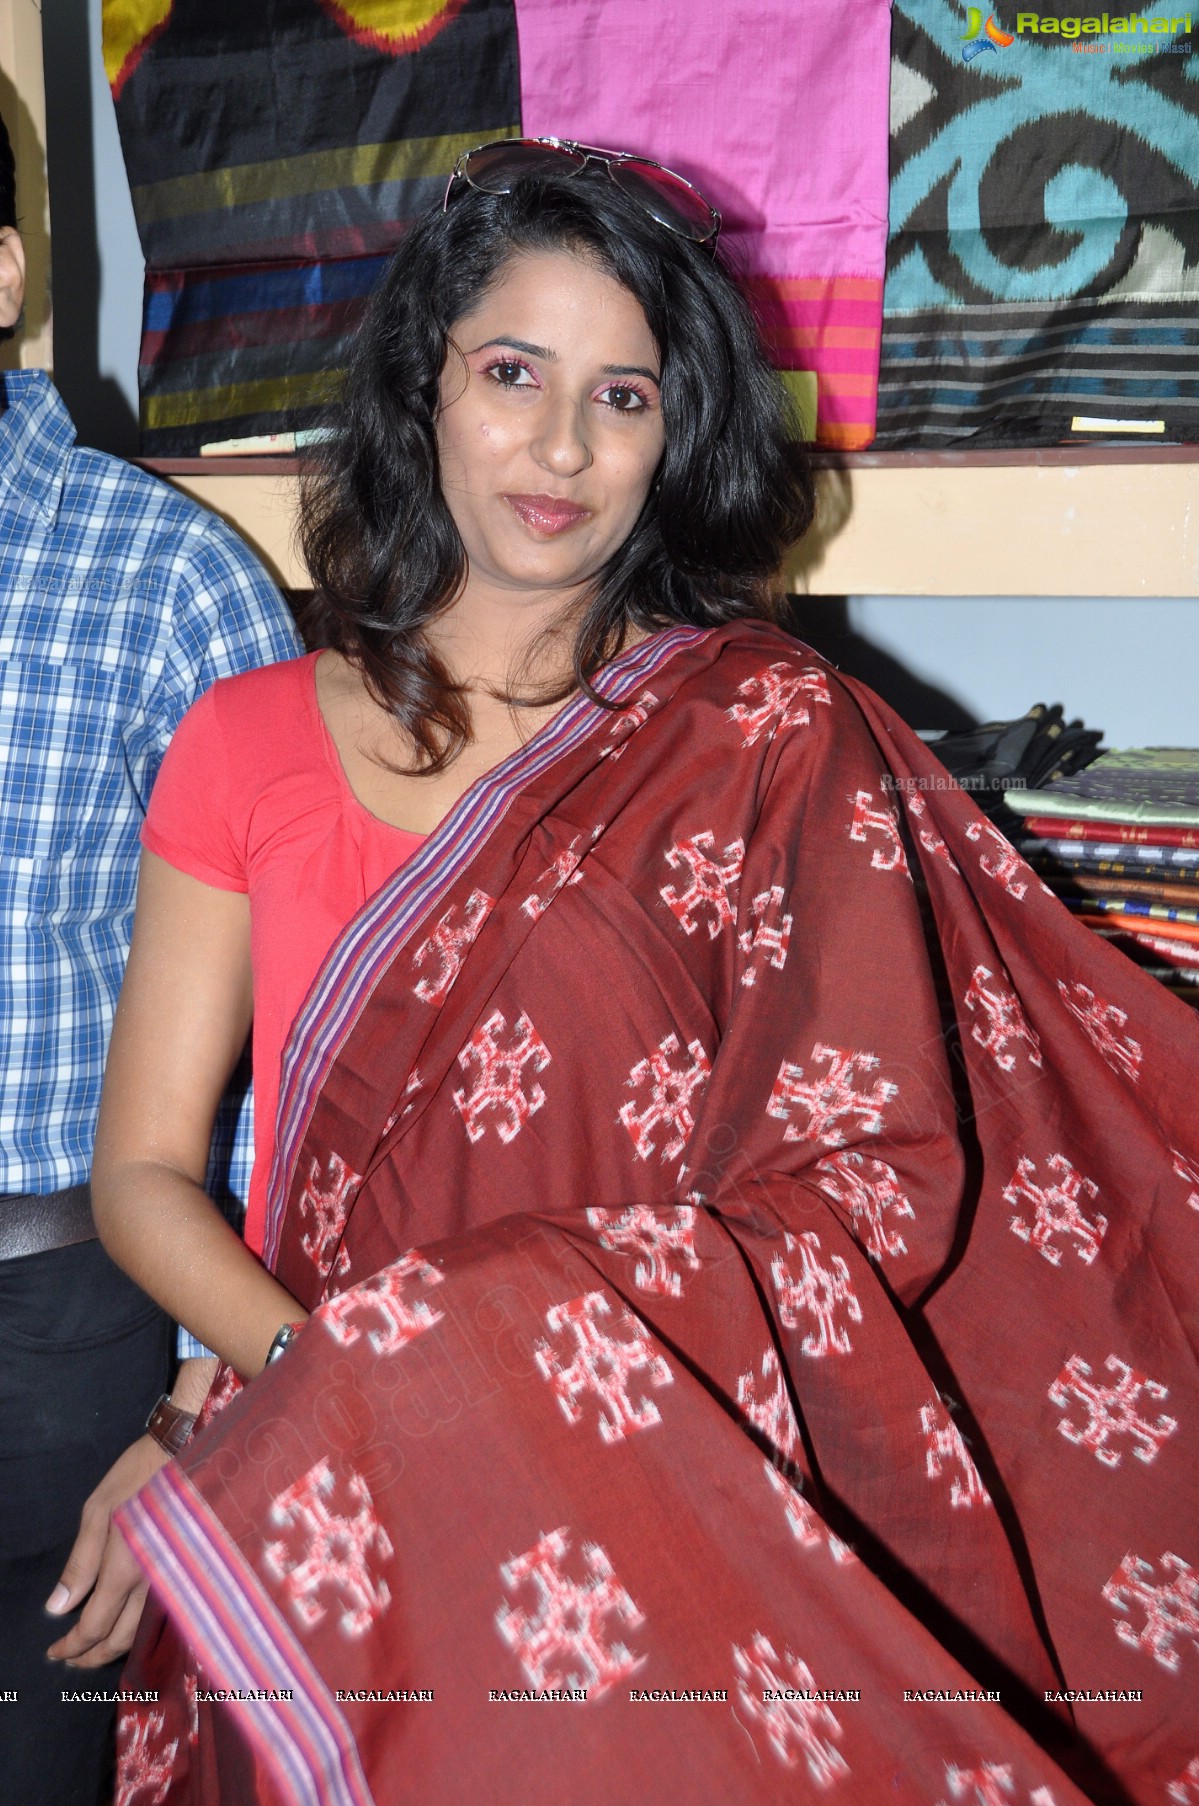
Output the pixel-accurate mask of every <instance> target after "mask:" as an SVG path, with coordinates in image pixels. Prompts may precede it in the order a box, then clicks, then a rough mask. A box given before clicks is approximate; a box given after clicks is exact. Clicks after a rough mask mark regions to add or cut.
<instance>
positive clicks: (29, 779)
mask: <svg viewBox="0 0 1199 1806" xmlns="http://www.w3.org/2000/svg"><path fill="white" fill-rule="evenodd" d="M124 689H125V685H124V684H123V682H122V680H121V677H120V675H119V674H118V672H117V671H115V670H113V669H111V668H109V667H107V666H104V665H101V664H98V663H95V664H93V663H90V662H88V661H86V660H79V659H71V660H63V661H57V660H52V659H48V658H6V659H0V863H2V864H3V866H4V868H5V869H6V871H7V873H8V875H9V877H10V879H13V880H16V881H18V882H23V883H27V884H29V885H30V887H31V888H33V889H38V888H40V887H41V884H43V883H44V882H45V880H46V878H47V876H48V875H49V873H50V871H51V870H52V868H54V867H55V866H57V865H58V863H59V862H60V861H61V860H63V859H64V858H66V857H67V855H68V854H69V853H70V852H71V850H72V848H73V847H74V846H75V844H76V842H77V841H78V840H79V839H80V838H81V837H82V835H83V834H84V831H85V829H86V827H87V825H88V823H89V822H90V821H91V820H92V819H93V818H94V817H95V816H96V815H97V814H103V812H104V809H105V799H106V796H107V795H108V793H109V792H113V793H115V791H116V790H117V789H124V788H126V787H127V780H126V778H125V775H124V770H123V767H124V754H123V746H122V735H121V717H122V712H123V702H124V697H123V691H124Z"/></svg>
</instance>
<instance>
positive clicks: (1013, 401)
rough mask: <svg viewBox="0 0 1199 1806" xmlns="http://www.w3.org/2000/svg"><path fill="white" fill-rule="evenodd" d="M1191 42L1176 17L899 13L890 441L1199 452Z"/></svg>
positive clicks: (1196, 67) (1085, 11)
mask: <svg viewBox="0 0 1199 1806" xmlns="http://www.w3.org/2000/svg"><path fill="white" fill-rule="evenodd" d="M1067 15H1069V16H1067ZM1197 44H1199V38H1196V36H1194V35H1193V34H1192V11H1191V10H1190V9H1189V8H1188V7H1187V6H1183V5H1177V6H1167V5H1164V4H1154V5H1149V6H1146V7H1144V8H1143V9H1141V10H1140V11H1138V12H1130V13H1124V14H1117V13H1115V12H1105V11H1102V10H1101V9H1099V8H1091V7H1089V6H1088V7H1082V6H1078V7H1074V6H1071V7H1068V8H1064V7H1063V6H1062V5H1060V4H1059V0H1047V4H1046V5H1045V6H1044V7H1043V8H1041V9H1039V10H1033V9H1025V10H1018V8H1017V5H1016V0H998V4H996V5H995V7H994V10H993V11H992V10H991V9H990V8H989V7H988V6H981V7H980V6H967V5H965V4H964V3H963V4H958V3H956V0H955V3H953V4H951V3H950V0H896V4H895V13H894V26H893V38H892V53H893V61H892V87H891V206H890V216H891V218H890V230H891V241H890V246H889V251H888V260H887V287H886V300H885V307H884V325H883V350H882V365H881V372H880V389H879V432H878V440H877V443H878V444H879V445H880V446H914V445H927V446H947V445H965V446H969V445H977V446H986V445H999V444H1044V443H1047V442H1053V441H1057V440H1061V439H1068V438H1071V437H1079V436H1081V437H1084V438H1087V439H1093V438H1094V436H1095V434H1094V432H1093V431H1085V430H1083V431H1081V432H1080V433H1075V431H1074V429H1073V423H1074V422H1075V421H1076V420H1083V421H1091V422H1095V421H1098V422H1099V423H1100V428H1101V429H1102V430H1106V431H1107V432H1109V433H1119V431H1120V430H1121V429H1122V428H1127V429H1128V430H1138V429H1140V430H1139V431H1138V434H1137V436H1138V438H1140V432H1141V431H1144V430H1148V431H1149V432H1150V433H1151V435H1153V436H1156V437H1158V438H1166V439H1183V440H1194V439H1199V187H1197V181H1199V50H1197V49H1196V45H1197ZM1105 422H1106V423H1108V424H1107V426H1106V428H1104V423H1105Z"/></svg>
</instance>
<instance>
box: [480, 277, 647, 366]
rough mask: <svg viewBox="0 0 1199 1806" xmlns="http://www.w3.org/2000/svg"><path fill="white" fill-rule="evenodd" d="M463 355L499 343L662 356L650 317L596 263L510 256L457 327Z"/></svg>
mask: <svg viewBox="0 0 1199 1806" xmlns="http://www.w3.org/2000/svg"><path fill="white" fill-rule="evenodd" d="M451 332H452V335H453V337H454V339H455V340H456V342H457V343H458V344H459V345H460V346H461V347H462V349H463V350H470V349H473V346H471V345H468V344H467V343H466V339H468V338H471V337H472V336H474V335H478V336H477V337H475V343H476V344H477V343H479V342H480V340H481V341H483V342H486V341H488V340H491V339H493V338H503V339H506V340H508V341H512V340H514V339H518V340H521V341H523V342H524V343H525V344H526V345H537V346H539V347H542V348H544V349H546V350H549V351H552V352H554V353H556V354H557V355H559V356H561V355H564V354H565V353H566V352H567V351H568V350H569V351H581V350H583V349H585V348H586V347H588V346H599V345H602V344H605V343H609V342H613V343H614V342H619V343H620V344H622V345H623V346H624V347H625V348H626V349H627V348H628V346H629V345H630V344H635V345H636V346H637V347H638V348H639V349H640V351H641V353H642V358H641V361H644V357H645V354H646V353H648V354H650V355H652V356H655V357H656V355H657V351H656V346H655V342H654V336H653V333H652V332H651V331H650V327H649V322H648V320H647V319H646V317H645V311H644V309H643V308H642V306H641V303H640V301H639V300H638V299H637V297H636V295H634V294H633V293H632V292H631V290H629V289H627V288H625V286H624V285H623V283H620V282H618V281H617V280H616V278H615V277H614V276H612V275H610V274H609V273H608V271H607V270H605V269H604V268H603V267H602V266H601V265H600V264H599V262H598V261H597V260H596V259H595V258H592V257H588V256H586V255H585V254H580V253H577V252H572V251H567V250H561V251H522V252H518V253H516V254H515V255H514V256H512V257H510V258H509V259H508V261H507V263H505V264H504V265H503V266H502V268H501V269H500V270H499V271H498V272H497V274H496V276H495V278H494V280H493V281H492V282H491V283H489V284H488V287H487V288H486V290H485V291H484V292H483V294H482V295H480V296H479V297H478V299H477V300H476V301H475V302H474V303H472V305H471V306H470V308H468V309H467V311H466V313H464V314H463V315H462V316H461V317H460V319H458V320H456V321H455V322H454V324H453V326H452V327H451Z"/></svg>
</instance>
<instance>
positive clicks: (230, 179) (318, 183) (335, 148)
mask: <svg viewBox="0 0 1199 1806" xmlns="http://www.w3.org/2000/svg"><path fill="white" fill-rule="evenodd" d="M104 53H105V63H106V67H107V70H108V75H109V79H110V81H111V83H112V90H113V96H114V99H115V102H116V110H117V122H118V125H119V127H120V131H121V143H122V147H123V150H124V153H125V162H126V166H127V169H128V172H129V182H130V187H131V189H132V193H133V205H134V211H135V214H136V216H137V224H138V231H139V233H140V235H141V241H142V248H143V250H144V252H145V257H146V294H145V314H144V321H143V334H142V349H141V360H140V370H139V382H140V389H141V413H142V450H143V452H144V453H145V454H146V455H147V456H163V457H167V456H169V457H179V456H194V455H195V454H196V453H197V452H198V451H199V449H200V447H201V445H203V444H205V443H206V442H213V441H222V440H228V439H231V438H242V437H248V436H253V435H258V434H263V433H275V432H287V431H293V430H296V429H299V430H303V429H305V428H309V427H311V426H313V425H314V424H315V423H316V421H318V420H319V418H320V417H321V413H322V410H323V409H324V407H325V406H326V404H327V403H328V402H329V401H330V400H331V399H332V398H333V397H334V396H335V395H336V392H337V384H338V376H339V372H340V370H341V368H342V366H343V364H344V361H345V355H346V349H347V346H348V343H349V340H350V337H351V335H352V333H353V330H354V327H355V325H356V323H357V321H358V319H359V317H360V315H361V312H362V308H363V306H364V303H365V300H366V297H367V296H368V295H369V293H370V291H371V289H372V287H373V286H374V283H375V281H376V280H377V278H378V275H379V273H380V271H381V269H382V266H383V262H384V259H385V257H386V255H387V254H388V253H389V252H390V251H391V250H393V249H394V247H395V245H396V243H397V242H398V239H399V237H400V234H401V232H402V231H403V228H404V225H405V223H406V222H407V221H408V220H409V219H411V218H412V217H413V216H414V215H415V214H417V213H419V212H422V211H423V210H424V209H425V208H426V207H428V206H429V205H430V203H431V202H432V201H434V200H435V199H437V198H438V197H439V196H440V194H441V192H442V190H443V189H444V187H445V183H446V180H447V178H448V175H449V172H450V170H451V169H452V167H453V164H454V161H455V158H456V157H457V156H458V154H459V152H460V151H461V150H463V149H464V148H466V147H467V146H468V145H471V144H475V143H478V141H479V140H480V139H482V138H488V137H501V136H504V135H505V134H508V133H511V132H514V131H515V130H516V129H517V121H518V119H519V104H520V103H519V96H518V91H517V70H516V26H515V19H514V15H513V8H512V0H257V3H256V4H246V0H104Z"/></svg>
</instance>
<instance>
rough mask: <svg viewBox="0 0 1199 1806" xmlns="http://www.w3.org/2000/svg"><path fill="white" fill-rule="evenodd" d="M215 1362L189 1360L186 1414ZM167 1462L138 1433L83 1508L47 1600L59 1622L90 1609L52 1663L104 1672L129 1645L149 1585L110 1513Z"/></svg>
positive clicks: (183, 1389)
mask: <svg viewBox="0 0 1199 1806" xmlns="http://www.w3.org/2000/svg"><path fill="white" fill-rule="evenodd" d="M216 1365H217V1364H216V1362H215V1361H214V1360H211V1359H198V1360H191V1361H184V1363H183V1365H182V1366H181V1367H180V1369H179V1372H178V1375H177V1377H176V1380H175V1387H174V1390H173V1391H172V1393H171V1403H172V1404H175V1405H178V1407H179V1409H180V1410H181V1411H190V1412H192V1413H193V1415H194V1414H195V1413H196V1412H198V1411H199V1409H200V1407H201V1406H202V1405H203V1403H204V1399H205V1397H206V1396H207V1393H208V1388H209V1386H210V1385H211V1384H212V1378H213V1375H214V1374H215V1372H216ZM166 1460H167V1453H166V1450H165V1449H162V1448H160V1447H159V1445H158V1443H156V1442H155V1441H154V1438H153V1437H152V1436H139V1437H138V1439H137V1441H136V1442H135V1443H133V1444H131V1446H130V1447H129V1448H127V1449H126V1450H125V1453H124V1454H123V1455H122V1456H121V1457H120V1459H119V1460H118V1461H114V1462H113V1464H112V1466H111V1467H110V1468H109V1470H108V1472H107V1473H106V1474H105V1476H104V1478H103V1479H102V1480H101V1482H100V1484H99V1486H97V1487H96V1489H95V1491H94V1492H93V1493H92V1494H91V1495H90V1496H89V1498H88V1499H87V1501H86V1503H85V1504H84V1507H83V1516H82V1519H81V1522H80V1526H79V1535H78V1536H77V1537H76V1538H75V1544H74V1547H73V1548H72V1550H71V1553H70V1555H69V1556H68V1557H67V1562H66V1566H65V1567H64V1568H63V1571H62V1573H61V1575H60V1576H59V1580H58V1585H57V1586H56V1587H55V1589H54V1591H53V1592H52V1593H51V1595H50V1597H49V1599H48V1600H47V1601H46V1610H47V1611H48V1612H49V1613H50V1615H51V1616H52V1617H55V1618H58V1617H61V1616H62V1615H63V1614H64V1613H66V1612H70V1611H74V1610H75V1608H76V1606H77V1605H78V1604H79V1602H80V1600H81V1599H87V1604H86V1605H85V1606H84V1608H83V1610H82V1612H81V1613H80V1614H79V1618H78V1621H77V1622H76V1623H75V1624H73V1625H72V1626H71V1629H70V1630H69V1631H68V1632H67V1634H66V1635H65V1636H64V1637H60V1638H59V1639H58V1641H57V1643H52V1644H51V1645H50V1647H49V1649H48V1650H47V1651H46V1654H47V1655H48V1656H49V1657H50V1659H51V1661H54V1662H66V1663H67V1665H68V1667H71V1668H101V1667H103V1665H104V1664H105V1663H106V1662H113V1661H115V1660H116V1659H117V1657H118V1656H123V1655H125V1654H126V1652H127V1651H128V1649H129V1648H130V1646H131V1644H132V1642H133V1638H134V1634H135V1632H136V1630H137V1621H138V1619H139V1618H140V1617H141V1614H142V1606H143V1605H144V1604H145V1599H146V1581H145V1578H144V1577H143V1575H142V1571H141V1569H140V1568H139V1567H138V1565H137V1563H136V1562H135V1561H134V1559H133V1557H132V1555H131V1554H130V1553H129V1549H128V1546H127V1544H126V1542H125V1539H124V1538H123V1537H122V1536H121V1534H120V1532H119V1531H118V1530H116V1529H115V1528H114V1526H113V1523H112V1514H113V1512H114V1511H115V1510H116V1509H117V1507H118V1505H123V1504H124V1503H125V1500H126V1499H131V1498H132V1497H133V1495H134V1493H135V1492H138V1491H140V1489H141V1488H142V1487H143V1486H144V1485H145V1484H146V1481H147V1480H150V1479H152V1478H153V1477H154V1475H155V1474H156V1473H157V1472H158V1470H159V1468H160V1467H161V1466H162V1465H163V1463H164V1462H165V1461H166ZM89 1593H90V1594H91V1598H90V1599H88V1598H87V1596H88V1594H89Z"/></svg>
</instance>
